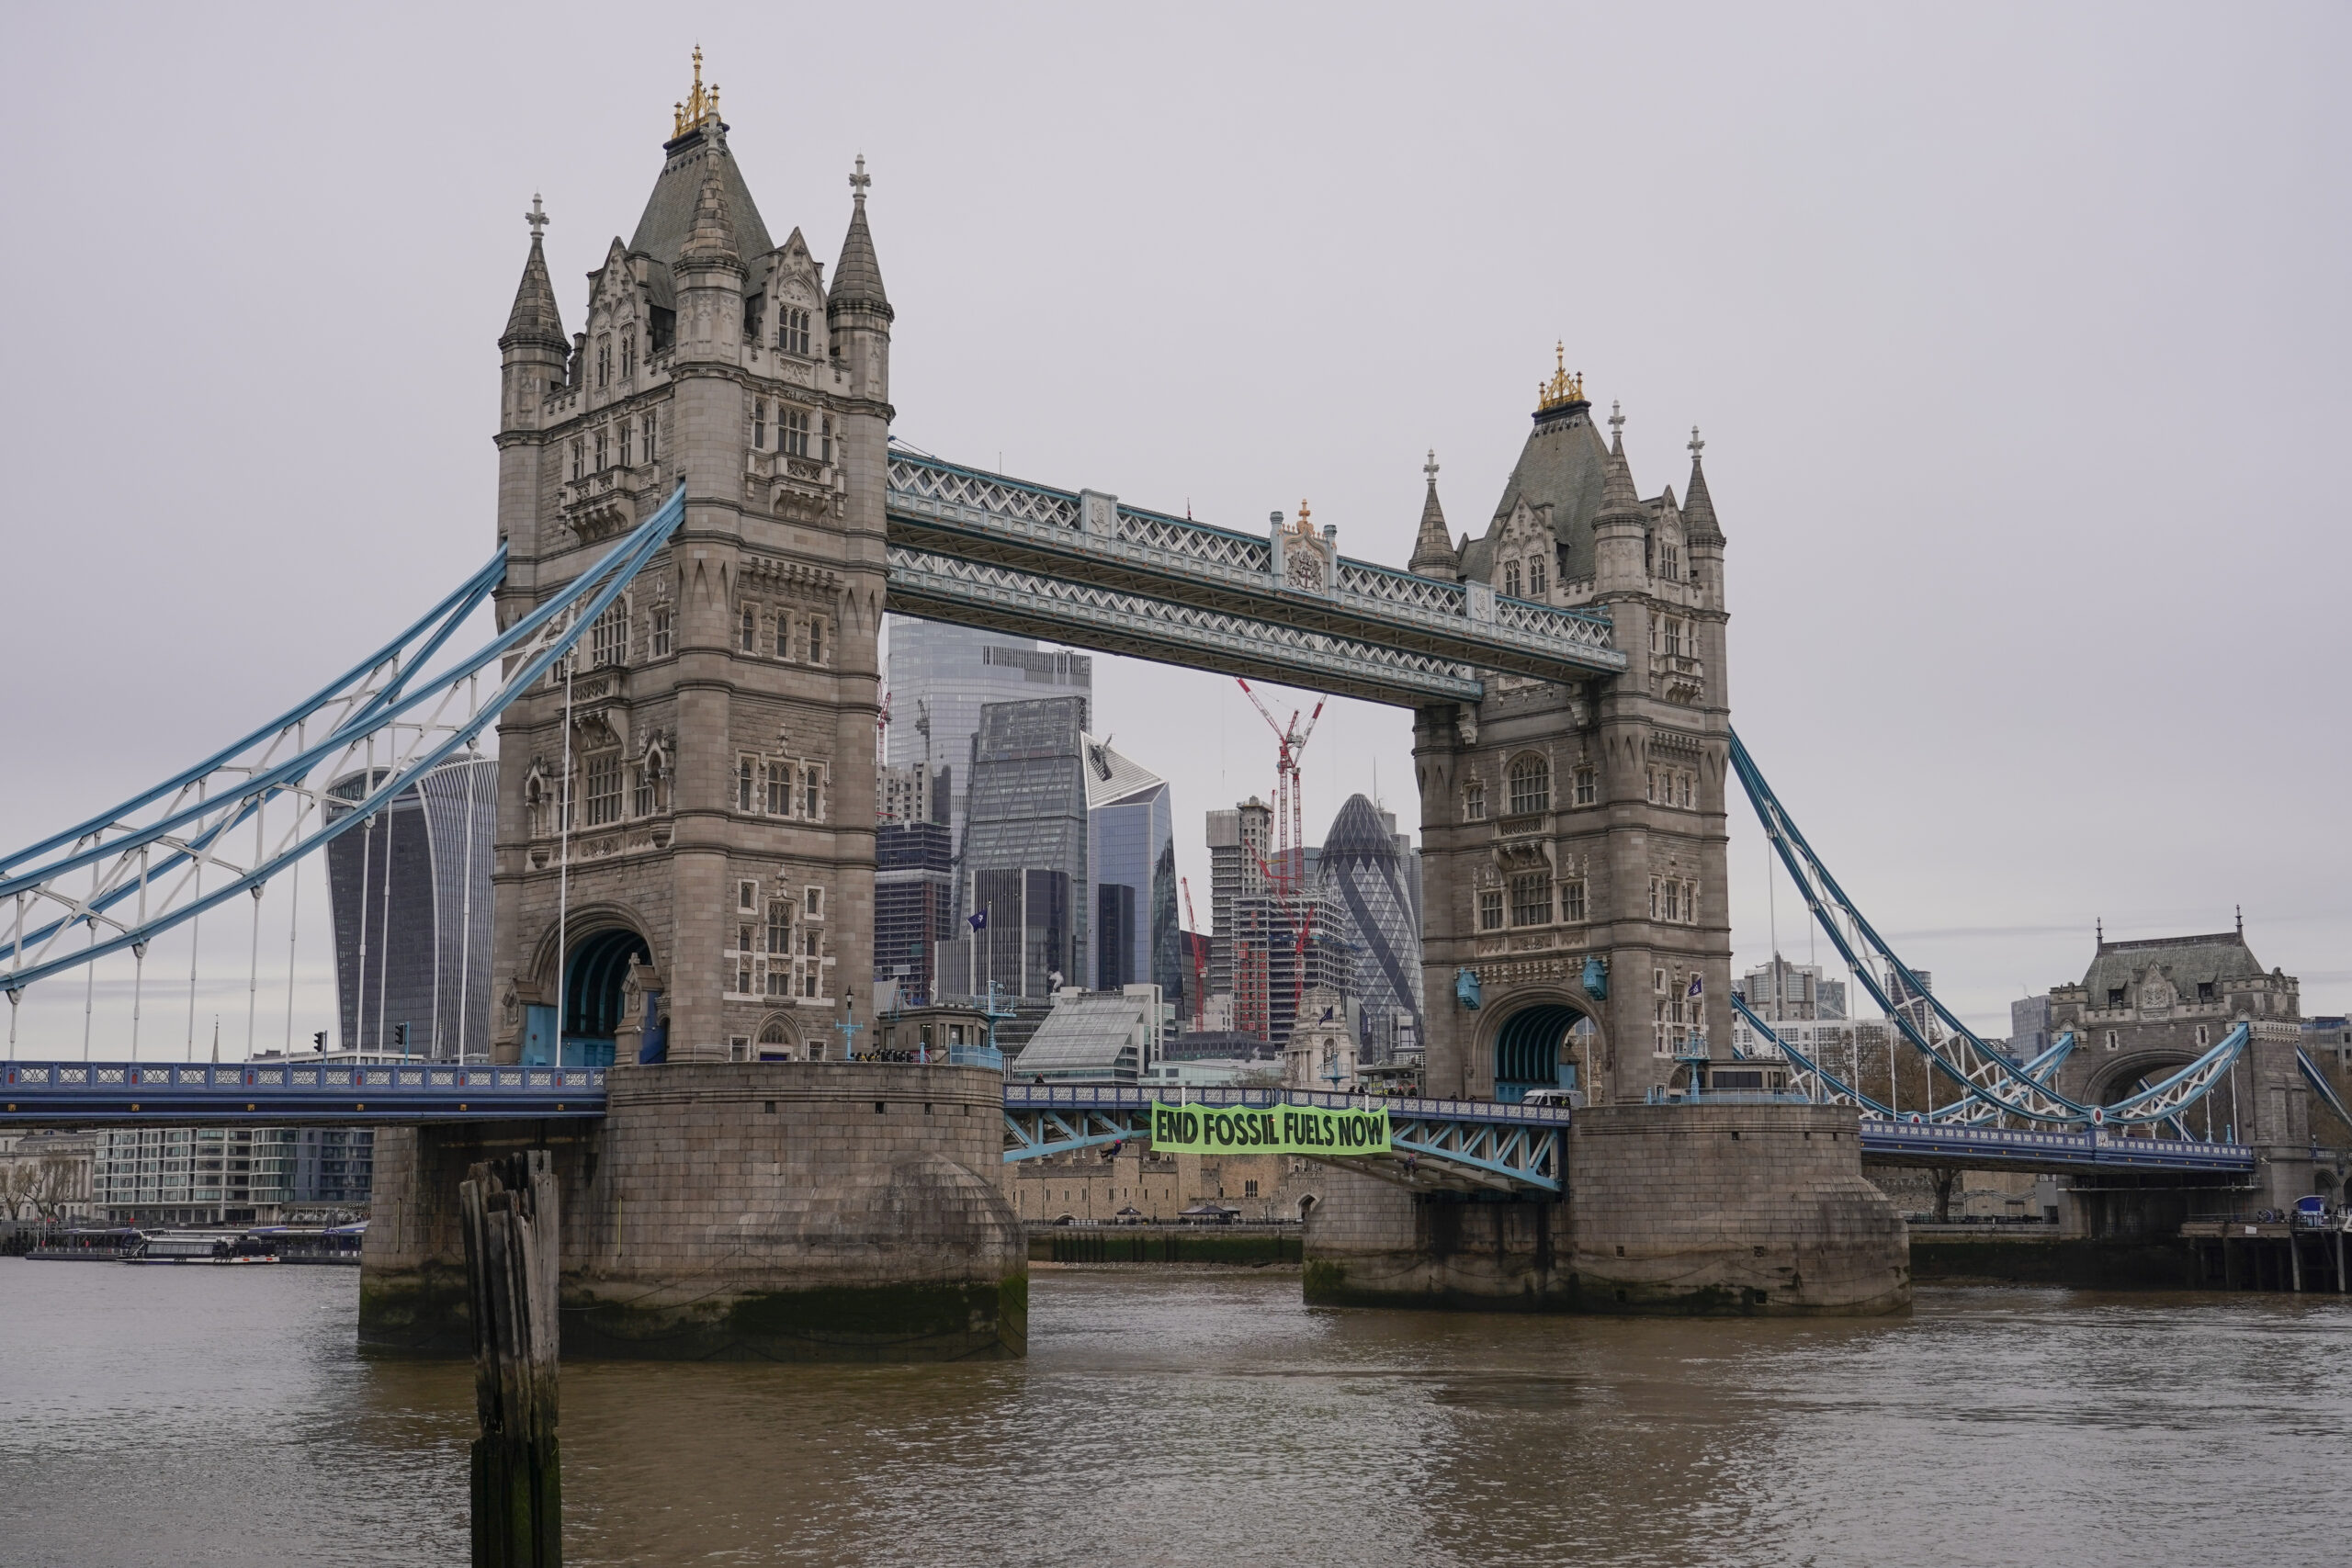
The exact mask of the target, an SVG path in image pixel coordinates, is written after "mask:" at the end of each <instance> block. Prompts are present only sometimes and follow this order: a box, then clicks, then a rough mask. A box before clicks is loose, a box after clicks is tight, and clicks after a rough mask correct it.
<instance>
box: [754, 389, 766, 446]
mask: <svg viewBox="0 0 2352 1568" xmlns="http://www.w3.org/2000/svg"><path fill="white" fill-rule="evenodd" d="M767 444H768V400H766V399H765V398H753V399H752V451H754V452H760V451H764V450H766V448H767Z"/></svg>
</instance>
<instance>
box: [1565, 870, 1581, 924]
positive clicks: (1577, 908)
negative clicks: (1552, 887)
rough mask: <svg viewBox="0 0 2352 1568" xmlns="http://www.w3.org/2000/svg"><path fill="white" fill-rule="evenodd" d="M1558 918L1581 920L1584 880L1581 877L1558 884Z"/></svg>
mask: <svg viewBox="0 0 2352 1568" xmlns="http://www.w3.org/2000/svg"><path fill="white" fill-rule="evenodd" d="M1560 919H1564V920H1581V919H1584V882H1583V879H1582V878H1577V879H1575V880H1572V881H1568V882H1563V883H1561V884H1560Z"/></svg>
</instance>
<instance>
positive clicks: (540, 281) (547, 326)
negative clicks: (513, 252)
mask: <svg viewBox="0 0 2352 1568" xmlns="http://www.w3.org/2000/svg"><path fill="white" fill-rule="evenodd" d="M525 344H529V345H532V346H534V347H546V348H552V349H555V350H557V351H558V352H560V353H565V352H569V351H570V350H571V341H570V340H569V339H567V338H566V337H565V336H564V335H563V311H562V310H561V309H560V307H558V306H557V304H556V302H555V284H554V282H553V280H552V279H550V278H549V277H548V256H547V252H546V251H545V250H543V249H541V248H540V245H539V236H538V235H537V233H536V232H534V233H533V234H532V235H531V254H530V257H529V259H528V260H526V261H525V262H524V263H523V281H522V282H521V283H519V284H517V285H515V308H514V309H513V310H509V311H508V312H507V313H506V331H505V333H503V334H502V335H501V336H500V338H499V340H498V346H499V347H501V348H519V347H522V346H523V345H525Z"/></svg>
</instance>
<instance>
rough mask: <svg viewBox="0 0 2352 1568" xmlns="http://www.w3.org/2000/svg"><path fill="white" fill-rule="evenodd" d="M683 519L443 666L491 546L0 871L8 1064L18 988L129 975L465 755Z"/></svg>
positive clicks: (648, 533)
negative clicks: (453, 581) (361, 650)
mask: <svg viewBox="0 0 2352 1568" xmlns="http://www.w3.org/2000/svg"><path fill="white" fill-rule="evenodd" d="M684 516H685V491H684V487H683V486H681V488H680V489H679V490H677V491H674V492H673V494H672V495H671V497H670V498H669V500H668V501H666V502H663V503H662V506H661V507H660V508H658V509H657V510H656V511H655V512H654V513H653V514H652V515H651V516H650V517H649V518H647V519H646V520H645V521H644V522H643V523H642V524H640V525H638V526H637V527H636V528H635V529H633V530H631V531H630V532H629V533H628V534H627V535H625V536H622V537H621V538H620V539H618V540H617V541H616V542H615V543H614V545H613V546H612V547H611V548H610V549H608V550H606V551H605V554H604V555H603V556H602V557H600V558H598V559H597V560H596V561H595V563H594V565H592V566H590V567H589V568H588V569H587V570H585V571H582V573H581V574H580V575H579V576H578V577H576V578H574V579H573V580H572V581H571V582H570V583H568V584H566V585H565V586H564V587H562V588H561V589H560V590H558V591H557V592H555V593H554V594H552V595H551V596H550V597H549V598H548V599H547V600H546V601H545V602H544V603H542V604H539V605H537V607H536V608H534V609H533V610H531V611H530V612H529V613H528V614H526V615H523V616H521V617H519V618H517V619H516V620H515V623H514V625H512V626H508V627H506V628H505V629H504V630H503V631H502V632H499V633H498V634H497V635H496V636H494V637H492V638H490V639H489V640H488V641H487V642H484V643H482V644H481V646H480V647H478V648H475V649H473V650H472V651H470V652H466V653H462V654H459V653H457V652H455V651H453V649H452V644H453V641H454V639H456V637H458V633H459V631H460V629H461V628H462V627H463V626H464V624H465V623H466V621H467V620H468V618H469V617H470V616H471V615H473V614H474V613H475V612H476V611H477V610H479V609H480V608H481V606H482V605H483V604H485V603H486V602H488V600H489V599H490V597H491V595H492V593H493V592H495V591H496V589H497V587H498V585H499V584H500V582H501V581H503V580H504V577H505V573H506V547H505V545H504V544H503V543H501V545H500V546H499V547H498V549H497V551H496V553H494V554H493V555H492V557H491V558H490V559H489V560H488V561H487V562H485V563H484V564H483V565H482V566H481V569H480V570H477V571H475V572H474V573H473V574H472V575H471V576H469V577H468V578H467V579H466V580H465V581H463V582H461V583H459V584H458V586H457V588H455V589H454V590H452V591H451V592H449V593H448V594H447V596H446V597H444V598H443V599H442V600H441V601H440V602H439V603H438V604H435V605H434V606H433V608H432V609H430V610H428V611H427V612H426V613H425V614H424V615H422V616H420V617H418V619H417V620H416V621H414V622H413V623H412V624H411V625H410V626H407V627H405V628H404V629H403V630H401V632H400V633H399V634H398V635H397V636H395V637H392V638H391V639H390V641H388V642H386V643H385V644H383V646H381V647H380V648H379V649H376V650H375V651H374V652H373V653H371V654H369V655H368V657H367V658H366V659H364V660H361V661H360V662H359V663H357V664H356V665H354V666H352V667H351V668H350V669H349V670H347V671H345V672H344V673H343V674H342V675H340V676H338V677H337V678H336V679H335V680H334V681H332V682H329V683H328V684H327V685H325V686H323V687H322V688H321V689H320V690H319V691H317V692H315V693H313V694H311V696H309V697H307V698H305V699H304V700H303V701H301V702H300V703H298V704H296V705H294V706H293V707H291V708H288V710H287V711H286V712H284V713H282V714H280V715H278V716H277V717H276V718H273V719H271V720H270V721H269V722H268V723H266V724H264V725H262V726H260V727H259V728H255V729H254V730H252V731H251V732H249V733H247V734H245V735H243V736H241V737H240V738H238V739H235V740H232V741H231V742H230V743H229V744H228V745H226V746H224V747H222V748H221V749H220V750H218V751H215V752H213V753H212V754H211V755H210V756H209V757H206V758H204V759H203V760H202V761H198V762H197V763H195V764H194V765H192V766H190V767H187V768H186V769H183V770H182V771H180V772H179V773H175V774H173V775H172V776H171V777H169V778H167V779H165V780H164V781H163V782H162V783H161V784H156V785H154V786H153V788H150V789H147V790H144V791H142V792H141V793H140V794H138V795H133V796H132V797H131V798H130V799H129V800H126V801H124V802H122V803H121V804H120V805H119V806H116V807H113V808H112V809H110V810H107V811H105V812H102V813H100V814H99V815H97V816H96V817H92V818H89V819H88V820H86V821H84V822H79V823H76V824H75V825H74V826H73V827H71V828H67V829H63V830H62V831H61V832H58V833H54V834H51V835H50V836H49V837H48V838H45V839H42V840H39V841H37V842H35V843H31V844H28V845H27V846H25V847H24V848H23V849H20V850H17V851H16V852H12V853H9V854H6V855H5V856H0V991H5V993H6V996H7V998H8V1000H9V1003H10V1007H9V1052H10V1055H12V1056H13V1055H15V1049H16V1018H17V1008H18V1006H19V1004H21V1002H22V999H23V997H24V993H25V991H26V989H27V988H28V987H30V986H32V985H34V984H36V983H37V982H39V981H41V980H45V979H49V978H51V977H52V976H59V975H62V974H64V973H67V972H68V971H71V970H74V969H77V968H81V967H83V966H85V965H87V964H94V963H96V961H97V960H99V959H101V958H105V957H107V956H108V955H109V954H113V953H122V952H125V951H129V952H131V953H134V955H136V956H139V957H141V958H142V959H143V957H144V954H145V950H146V946H147V944H148V943H149V942H153V940H154V939H155V938H156V937H158V936H160V935H162V934H163V933H164V932H165V931H171V930H173V929H174V928H175V927H177V926H180V925H182V924H185V923H187V922H191V921H194V920H196V919H198V917H199V916H201V915H202V914H204V913H205V912H206V911H207V910H209V909H213V908H219V907H220V905H222V904H225V903H228V902H230V901H231V900H232V899H234V898H236V897H239V896H240V895H245V896H249V897H254V898H258V897H259V896H260V890H261V889H262V888H263V887H264V886H266V884H267V883H268V882H269V881H270V880H271V879H272V878H273V877H275V876H277V875H278V874H280V873H282V872H285V871H287V870H288V869H289V868H290V867H292V866H294V865H295V864H296V863H299V862H300V860H301V859H302V858H303V857H304V856H306V855H309V854H311V852H314V851H316V850H318V849H320V848H322V846H324V845H325V844H327V843H329V842H331V841H333V840H334V839H336V838H338V837H340V836H341V835H342V834H344V833H345V832H348V831H350V830H351V829H354V828H356V827H358V826H360V825H362V824H364V823H366V822H368V821H369V820H370V819H371V818H374V817H375V815H376V814H377V813H379V812H380V811H381V810H383V809H384V808H385V807H387V806H388V805H389V804H390V802H391V801H392V800H393V799H394V798H395V797H396V796H398V795H400V794H401V792H402V791H403V790H406V789H408V788H410V787H411V786H412V785H413V784H415V783H416V782H417V781H418V780H419V779H421V778H422V777H423V776H424V774H425V773H428V772H430V771H431V770H432V769H433V768H435V767H436V766H438V765H439V764H440V763H442V762H443V761H447V759H448V758H449V757H451V756H452V755H453V754H455V753H456V752H458V750H461V749H468V750H470V749H472V748H474V747H475V745H476V743H477V742H478V740H479V739H480V738H481V734H482V732H483V731H484V730H485V729H486V728H489V727H490V726H491V725H492V723H493V722H494V721H495V720H496V719H497V717H498V716H499V715H500V714H501V713H503V712H504V711H505V709H506V708H507V706H508V705H510V704H512V703H513V702H514V701H515V699H516V698H517V697H519V696H520V695H522V694H523V693H524V692H526V690H528V689H529V688H530V686H531V684H532V682H536V681H538V680H540V679H542V678H544V677H546V676H547V675H548V672H549V671H552V670H556V669H557V668H558V661H559V660H564V659H565V658H566V657H567V656H568V655H570V654H571V652H572V650H573V649H574V647H575V646H576V645H577V644H578V642H579V640H580V637H582V634H583V633H584V632H585V631H586V630H587V628H588V627H589V626H591V625H593V624H594V621H595V620H596V618H597V617H598V616H599V615H603V614H604V613H605V610H606V609H608V608H609V607H610V606H611V605H612V604H615V603H616V601H617V600H618V599H619V597H620V595H621V593H622V592H624V591H626V590H627V588H628V585H629V583H630V582H631V581H633V580H634V579H635V578H636V576H637V574H638V573H639V571H641V570H644V568H645V566H646V564H647V563H648V562H649V561H650V560H651V559H652V558H653V557H654V555H655V553H656V552H658V551H659V550H660V549H661V548H662V546H663V545H664V544H666V543H667V542H668V541H669V538H670V536H671V535H672V534H673V533H674V532H675V531H676V530H677V527H678V525H679V523H680V522H681V521H683V520H684ZM354 775H356V776H357V777H358V779H359V780H360V781H361V782H360V783H359V784H358V785H357V787H356V792H355V791H354V790H353V788H352V786H351V785H350V784H348V782H347V781H349V780H350V779H351V778H352V777H353V776H354ZM338 784H341V785H343V793H335V790H336V786H337V785H338ZM248 835H250V837H248ZM256 918H258V917H256ZM77 935H78V936H79V937H80V938H81V940H80V941H78V942H77V941H75V940H74V938H75V937H76V936H77ZM257 962H258V961H257V960H256V963H257Z"/></svg>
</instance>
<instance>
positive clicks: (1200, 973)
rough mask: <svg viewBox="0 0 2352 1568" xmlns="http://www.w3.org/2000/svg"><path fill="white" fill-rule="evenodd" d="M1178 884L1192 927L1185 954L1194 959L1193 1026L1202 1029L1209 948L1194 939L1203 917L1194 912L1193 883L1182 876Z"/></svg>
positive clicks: (1186, 920)
mask: <svg viewBox="0 0 2352 1568" xmlns="http://www.w3.org/2000/svg"><path fill="white" fill-rule="evenodd" d="M1176 886H1178V887H1179V888H1181V889H1182V891H1183V894H1184V923H1185V924H1186V925H1187V926H1189V927H1191V928H1192V929H1191V930H1190V931H1185V932H1184V933H1183V936H1184V956H1185V957H1187V958H1189V959H1191V960H1192V961H1193V1028H1194V1029H1200V1028H1202V1027H1203V1026H1204V1025H1205V1024H1206V1023H1207V1021H1208V1006H1209V955H1208V950H1207V948H1205V947H1204V946H1203V945H1202V944H1201V943H1200V942H1194V941H1193V938H1194V937H1197V936H1200V935H1201V918H1200V916H1198V915H1196V914H1194V913H1193V884H1192V882H1191V880H1190V879H1189V878H1186V877H1182V876H1180V877H1178V878H1177V879H1176Z"/></svg>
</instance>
